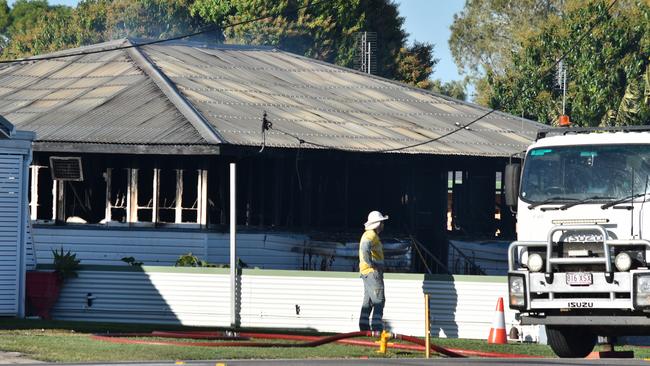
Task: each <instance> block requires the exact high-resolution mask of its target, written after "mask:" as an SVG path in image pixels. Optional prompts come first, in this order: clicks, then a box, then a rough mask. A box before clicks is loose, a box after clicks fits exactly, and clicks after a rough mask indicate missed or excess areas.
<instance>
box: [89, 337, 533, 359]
mask: <svg viewBox="0 0 650 366" xmlns="http://www.w3.org/2000/svg"><path fill="white" fill-rule="evenodd" d="M376 336H378V333H377V332H370V331H359V332H350V333H341V334H336V335H332V336H326V337H318V336H307V335H293V334H273V333H251V332H243V333H239V335H238V336H233V335H228V334H226V333H223V332H209V331H207V332H206V331H194V332H168V331H154V332H151V333H113V334H105V335H99V334H93V335H92V336H91V337H92V338H93V339H97V340H102V341H107V342H112V343H122V344H153V345H175V346H195V347H266V348H268V347H317V346H320V345H323V344H326V343H332V342H337V343H342V344H349V345H356V346H363V347H372V348H376V347H377V343H376V342H374V341H364V340H357V339H350V338H355V337H376ZM125 337H159V338H185V339H206V340H239V341H235V342H218V343H215V342H179V341H147V340H139V339H126V338H125ZM251 338H257V339H275V340H291V341H303V342H302V343H267V342H253V341H248V340H250V339H251ZM392 338H393V339H399V340H403V341H405V342H409V343H413V344H414V345H409V344H401V343H389V344H388V347H390V348H395V349H405V350H412V351H420V352H424V350H425V348H424V347H425V341H424V340H423V339H420V338H417V337H413V336H408V335H402V334H393V335H392ZM243 340H246V341H245V342H244V341H243ZM431 350H432V351H434V352H437V353H439V354H441V355H445V356H448V357H470V356H474V357H499V358H539V357H540V356H530V355H521V354H511V353H499V352H484V351H474V350H464V349H452V348H445V347H441V346H438V345H435V344H431Z"/></svg>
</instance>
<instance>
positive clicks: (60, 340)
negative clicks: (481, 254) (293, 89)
mask: <svg viewBox="0 0 650 366" xmlns="http://www.w3.org/2000/svg"><path fill="white" fill-rule="evenodd" d="M153 330H206V328H198V327H182V326H169V325H152V324H144V325H143V324H115V323H91V322H68V321H42V320H18V319H2V320H0V350H2V351H11V352H20V353H22V354H24V355H25V357H28V358H32V359H36V360H41V361H48V362H108V361H161V360H225V359H279V358H282V359H309V358H359V357H392V358H397V357H404V358H412V357H423V356H424V354H423V353H421V352H415V351H404V350H396V349H390V350H389V351H388V353H387V354H386V355H385V356H383V355H379V354H377V353H376V352H375V351H376V349H373V348H367V347H359V346H350V345H341V344H333V343H332V344H326V345H322V346H319V347H313V348H289V347H282V348H252V347H188V346H168V345H140V344H115V343H108V342H102V341H97V340H94V339H91V338H90V337H89V335H90V334H92V333H106V332H125V333H128V332H150V331H153ZM211 330H214V328H212V329H211ZM247 331H252V332H255V331H263V332H274V333H294V334H298V333H297V332H296V331H295V330H294V331H289V330H286V329H285V330H281V329H274V330H269V329H264V330H260V329H247ZM300 334H309V335H315V333H313V332H311V333H310V332H307V331H306V332H302V333H300ZM179 341H192V340H179ZM273 342H276V341H273ZM432 343H434V344H437V345H440V346H443V347H448V348H462V349H472V350H480V351H491V352H500V353H517V354H525V355H535V356H544V357H554V355H553V352H552V351H551V350H550V348H549V347H548V346H545V345H538V344H530V343H510V344H507V345H489V344H486V342H485V341H483V340H468V339H447V338H433V339H432ZM617 350H633V351H634V352H635V356H636V358H650V348H641V347H617Z"/></svg>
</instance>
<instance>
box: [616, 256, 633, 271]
mask: <svg viewBox="0 0 650 366" xmlns="http://www.w3.org/2000/svg"><path fill="white" fill-rule="evenodd" d="M614 265H615V266H616V268H617V269H618V270H619V271H621V272H627V271H629V270H630V268H631V267H632V257H630V255H629V254H627V253H625V252H620V253H618V254H617V255H616V258H614Z"/></svg>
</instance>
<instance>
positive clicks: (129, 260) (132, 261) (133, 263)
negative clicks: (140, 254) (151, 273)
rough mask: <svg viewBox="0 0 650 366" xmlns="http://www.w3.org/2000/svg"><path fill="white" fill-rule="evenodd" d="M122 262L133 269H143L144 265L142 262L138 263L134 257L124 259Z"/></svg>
mask: <svg viewBox="0 0 650 366" xmlns="http://www.w3.org/2000/svg"><path fill="white" fill-rule="evenodd" d="M121 261H122V262H124V263H126V264H128V265H129V266H132V267H142V264H143V263H142V262H136V261H135V258H134V257H124V258H122V259H121Z"/></svg>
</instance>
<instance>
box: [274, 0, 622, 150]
mask: <svg viewBox="0 0 650 366" xmlns="http://www.w3.org/2000/svg"><path fill="white" fill-rule="evenodd" d="M617 2H618V0H613V1H612V2H611V3H610V4H609V6H608V7H607V9H606V10H605V12H606V13H609V11H610V10H611V9H612V7H614V5H615V4H616V3H617ZM601 21H602V20H599V19H598V18H597V19H596V21H595V22H594V24H592V25H591V26H590V27H589V29H588V30H587V32H585V33H584V34H582V36H580V37H579V38H578V40H577V41H576V42H575V43H574V44H573V45H572V46H571V47H569V49H568V50H567V51H566V52H564V53H563V54H562V56H561V57H560V58H559V59H557V61H555V62H554V63H553V65H551V66H550V67H549V68H548V69H546V70H545V71H544V72H543V73H542V75H541V76H542V78H543V77H545V76H547V75H548V73H549V72H554V69H555V67H556V66H557V65H558V64H559V63H560V62H562V61H563V60H564V59H565V58H566V57H567V56H568V55H569V53H570V52H573V51H574V50H575V48H576V47H577V46H578V44H580V43H581V42H582V40H583V39H584V38H585V37H586V36H588V35H590V34H591V32H592V31H593V30H594V28H595V27H596V26H597V25H598V24H600V23H601ZM496 111H497V110H496V109H491V110H490V111H488V112H487V113H484V114H483V115H481V116H479V117H478V118H476V119H474V120H473V121H471V122H469V123H467V124H465V125H461V126H460V127H458V128H457V129H455V130H452V131H450V132H448V133H446V134H444V135H441V136H438V137H435V138H431V139H429V140H426V141H422V142H418V143H416V144H413V145H407V146H402V147H399V148H394V149H380V150H371V151H368V150H366V151H365V152H368V153H383V152H396V151H402V150H406V149H410V148H414V147H418V146H422V145H426V144H429V143H432V142H435V141H438V140H440V139H443V138H445V137H448V136H450V135H453V134H455V133H457V132H458V131H462V130H465V129H467V128H468V127H469V126H471V125H473V124H474V123H476V122H478V121H480V120H482V119H483V118H485V117H487V116H489V115H490V114H492V113H494V112H496ZM272 128H273V129H274V130H276V131H278V132H281V133H283V134H285V135H287V136H290V137H293V138H295V139H297V140H298V142H299V143H300V144H301V145H302V144H308V145H312V146H316V147H321V148H326V149H330V150H338V151H347V152H353V151H354V152H356V151H357V150H353V149H342V148H336V147H332V146H327V145H323V144H318V143H315V142H310V141H307V140H304V139H302V138H300V137H298V136H296V135H293V134H290V133H288V132H285V131H282V130H280V129H278V128H276V127H272Z"/></svg>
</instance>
